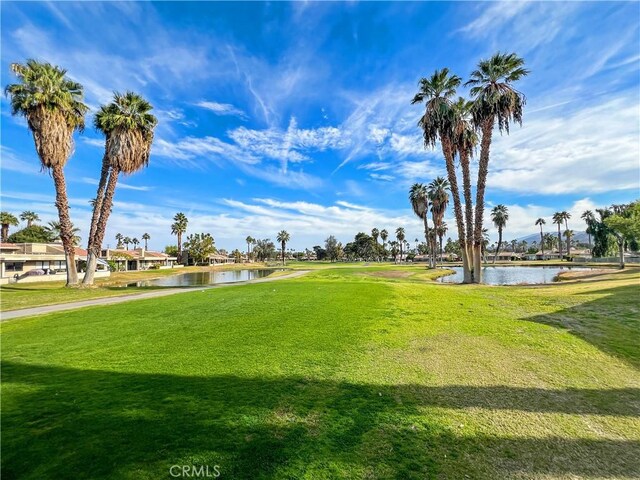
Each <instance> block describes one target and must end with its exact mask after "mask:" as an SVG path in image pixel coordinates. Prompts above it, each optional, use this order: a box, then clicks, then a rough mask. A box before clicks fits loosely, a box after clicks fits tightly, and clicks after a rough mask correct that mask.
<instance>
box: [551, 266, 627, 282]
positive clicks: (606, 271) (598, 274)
mask: <svg viewBox="0 0 640 480" xmlns="http://www.w3.org/2000/svg"><path fill="white" fill-rule="evenodd" d="M619 271H620V270H617V269H614V268H599V269H595V270H569V271H566V272H560V273H559V274H558V280H560V281H561V282H563V281H567V280H580V281H584V280H590V281H593V280H600V279H601V278H602V276H603V275H611V274H614V273H618V272H619Z"/></svg>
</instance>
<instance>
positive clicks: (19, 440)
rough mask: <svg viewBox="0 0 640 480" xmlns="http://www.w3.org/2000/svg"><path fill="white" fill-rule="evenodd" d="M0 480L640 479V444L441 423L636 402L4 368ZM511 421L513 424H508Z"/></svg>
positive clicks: (609, 410) (636, 412)
mask: <svg viewBox="0 0 640 480" xmlns="http://www.w3.org/2000/svg"><path fill="white" fill-rule="evenodd" d="M2 378H3V384H4V387H3V388H4V395H3V415H2V445H3V452H2V453H3V455H2V467H3V468H2V472H3V478H7V479H9V478H118V479H119V478H136V479H140V478H170V476H169V468H170V466H171V465H183V464H186V465H210V466H212V465H219V466H220V470H221V472H222V477H221V478H233V479H240V478H242V479H243V478H301V477H303V476H305V475H306V476H307V478H398V479H406V478H421V479H424V478H451V479H454V478H455V479H459V478H465V475H466V476H468V478H474V479H475V478H509V477H516V476H520V477H524V478H532V477H535V476H542V475H544V474H547V475H571V476H594V477H613V476H618V477H637V476H639V475H640V465H639V463H638V458H640V442H638V441H630V440H622V439H618V440H612V439H602V440H600V439H586V438H560V437H550V438H549V437H543V438H535V436H532V437H530V438H516V437H508V438H507V437H498V436H489V435H483V434H479V433H474V432H468V431H465V430H464V428H460V429H458V425H455V426H452V425H450V423H451V422H450V421H449V420H448V418H447V411H450V410H447V411H444V412H443V411H442V409H466V408H482V409H491V410H505V411H506V410H508V411H509V414H511V413H512V412H513V411H516V412H517V411H522V412H541V413H552V412H558V413H564V414H594V415H602V416H618V417H626V418H629V417H632V418H637V417H639V416H640V404H639V402H638V398H640V389H633V388H627V389H616V390H586V389H571V390H552V391H550V390H543V389H535V388H510V387H485V388H483V387H469V386H447V387H425V386H420V385H398V386H377V385H360V384H352V383H342V382H334V381H320V380H309V379H305V378H242V377H237V376H213V377H185V376H177V375H163V374H137V373H119V372H107V371H95V370H79V369H72V368H64V367H53V366H37V365H28V364H21V363H16V362H3V364H2ZM505 414H507V413H505Z"/></svg>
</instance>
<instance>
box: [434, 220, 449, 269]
mask: <svg viewBox="0 0 640 480" xmlns="http://www.w3.org/2000/svg"><path fill="white" fill-rule="evenodd" d="M448 230H449V228H448V227H447V222H441V223H440V225H438V226H437V227H436V233H437V234H438V241H439V243H440V263H442V252H443V250H442V239H443V238H444V236H445V235H446V234H447V231H448Z"/></svg>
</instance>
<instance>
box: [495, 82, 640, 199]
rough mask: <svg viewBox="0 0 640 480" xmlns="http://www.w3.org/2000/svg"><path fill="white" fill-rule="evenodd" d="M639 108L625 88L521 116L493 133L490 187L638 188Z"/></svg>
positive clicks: (556, 191)
mask: <svg viewBox="0 0 640 480" xmlns="http://www.w3.org/2000/svg"><path fill="white" fill-rule="evenodd" d="M639 111H640V100H639V98H638V96H637V92H627V94H625V95H621V96H619V97H618V98H614V99H611V100H609V101H606V102H604V103H601V104H599V105H594V106H589V107H585V108H582V109H579V110H577V111H575V112H574V113H572V114H570V115H568V116H565V117H564V118H560V117H557V116H551V115H546V114H545V113H546V112H545V113H543V114H539V115H535V116H532V117H531V118H525V122H524V124H523V127H522V128H515V129H512V131H511V134H510V135H508V136H507V135H505V136H499V135H498V136H495V137H494V139H495V142H494V146H493V147H492V164H491V167H490V168H491V171H490V174H489V180H488V186H489V187H490V188H499V189H501V190H506V191H511V192H520V193H529V194H547V195H563V194H567V193H588V192H591V193H596V192H604V191H616V190H625V189H633V188H636V189H637V188H638V152H640V125H639V124H638V112H639ZM596 125H597V128H594V126H596Z"/></svg>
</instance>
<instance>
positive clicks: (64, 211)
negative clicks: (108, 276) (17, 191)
mask: <svg viewBox="0 0 640 480" xmlns="http://www.w3.org/2000/svg"><path fill="white" fill-rule="evenodd" d="M51 174H52V176H53V183H54V185H55V188H56V208H57V209H58V218H59V220H60V239H61V240H62V246H63V247H64V255H65V260H66V262H67V286H72V285H76V284H77V283H78V268H77V265H76V246H75V244H74V243H73V237H74V235H73V226H72V224H71V218H70V217H69V200H68V198H67V185H66V182H65V179H64V171H63V170H62V166H61V165H54V166H52V167H51Z"/></svg>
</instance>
